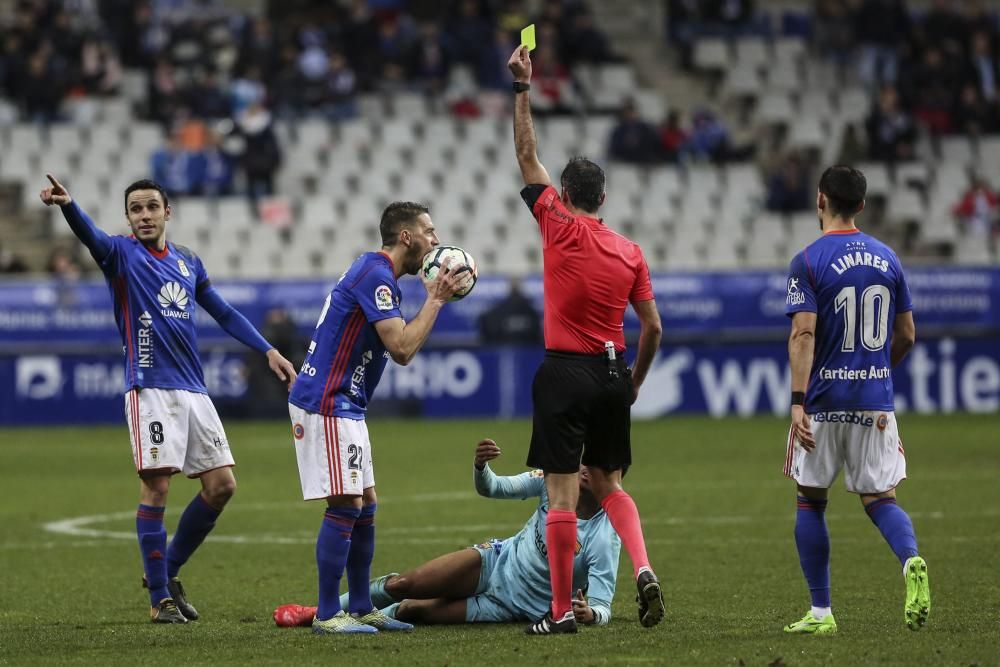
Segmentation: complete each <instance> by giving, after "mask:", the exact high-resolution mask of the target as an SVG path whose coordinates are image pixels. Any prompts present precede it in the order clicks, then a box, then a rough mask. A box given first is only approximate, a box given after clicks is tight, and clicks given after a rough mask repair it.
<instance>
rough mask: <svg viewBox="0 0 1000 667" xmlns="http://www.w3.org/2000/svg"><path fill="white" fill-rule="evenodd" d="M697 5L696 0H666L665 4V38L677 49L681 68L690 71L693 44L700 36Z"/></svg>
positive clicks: (698, 8)
mask: <svg viewBox="0 0 1000 667" xmlns="http://www.w3.org/2000/svg"><path fill="white" fill-rule="evenodd" d="M699 5H700V3H699V2H698V0H668V3H667V36H668V38H669V40H670V42H671V44H673V45H674V46H675V47H677V49H678V53H679V54H680V64H681V67H683V68H684V69H685V70H690V69H691V65H692V58H691V55H692V53H693V51H694V43H695V41H696V40H697V39H698V37H699V36H700V35H701V29H700V25H699V22H698V19H699V11H700V7H699Z"/></svg>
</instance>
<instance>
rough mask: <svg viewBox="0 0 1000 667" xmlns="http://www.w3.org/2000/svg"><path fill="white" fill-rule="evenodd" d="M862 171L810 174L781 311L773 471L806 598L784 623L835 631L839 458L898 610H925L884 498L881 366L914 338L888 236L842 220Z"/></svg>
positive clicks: (916, 615)
mask: <svg viewBox="0 0 1000 667" xmlns="http://www.w3.org/2000/svg"><path fill="white" fill-rule="evenodd" d="M866 189H867V183H866V181H865V177H864V175H863V174H862V173H861V172H860V171H858V170H857V169H853V168H851V167H845V166H835V167H830V168H829V169H827V170H826V171H825V172H824V173H823V176H822V178H821V179H820V182H819V192H818V194H817V198H816V208H817V213H818V215H819V218H820V228H821V230H822V231H823V235H822V236H821V237H820V238H819V239H817V240H816V241H814V242H813V243H811V244H810V245H809V246H808V247H806V248H805V249H804V250H802V252H800V253H798V254H797V255H796V256H795V258H794V259H793V260H792V263H791V268H790V271H789V274H790V275H789V278H788V292H787V296H786V313H787V314H788V315H789V317H791V318H792V332H791V336H790V338H789V342H788V354H789V361H790V364H791V375H792V396H791V404H792V405H791V412H792V424H791V428H790V429H789V432H788V441H787V446H786V448H785V466H784V473H785V475H786V476H788V477H791V478H792V479H794V480H795V481H796V483H797V487H798V489H797V490H798V500H797V507H798V512H797V514H796V525H795V542H796V546H797V548H798V551H799V560H800V562H801V565H802V572H803V574H804V575H805V578H806V581H807V582H808V584H809V591H810V594H811V596H812V607H811V609H810V611H809V612H808V613H807V614H806V616H805V617H804V618H803V619H802V620H800V621H797V622H795V623H792V624H790V625H788V626H787V627H786V628H785V631H786V632H790V633H797V634H830V633H833V632H836V629H837V626H836V622H835V621H834V619H833V613H832V607H831V602H830V571H829V562H830V539H829V535H828V533H827V529H826V518H825V511H826V504H827V495H828V489H829V487H830V486H831V485H832V484H833V481H834V479H836V477H837V475H838V474H839V473H840V470H841V468H845V475H844V481H845V483H846V486H847V490H848V491H850V492H852V493H856V494H858V496H859V497H860V499H861V502H862V505H863V506H864V508H865V511H866V512H867V513H868V516H869V517H870V518H871V520H872V522H873V523H875V525H876V526H877V527H878V529H879V530H880V531H881V532H882V535H883V536H884V537H885V539H886V541H887V542H888V543H889V546H890V547H891V548H892V550H893V552H894V553H895V554H896V556H897V557H898V558H899V561H900V564H901V565H902V566H903V575H904V579H905V583H906V591H907V592H906V601H905V603H904V620H905V622H906V624H907V626H908V627H909V628H910V629H912V630H918V629H920V627H921V626H922V625H923V624H924V622H926V620H927V616H928V614H929V612H930V590H929V587H928V584H927V564H926V563H925V562H924V560H923V558H921V557H920V556H919V554H918V553H917V540H916V536H915V535H914V531H913V524H912V523H911V521H910V517H909V516H908V515H907V514H906V512H904V511H903V510H902V508H900V507H898V506H897V505H896V486H897V485H898V484H899V483H900V482H901V481H902V480H904V479H905V478H906V458H905V455H904V452H903V446H902V442H901V441H900V439H899V433H898V431H897V428H896V417H895V413H894V405H893V387H892V368H893V367H894V366H896V365H897V364H899V363H900V362H901V361H902V360H903V358H904V357H905V356H906V354H907V353H908V352H909V350H910V348H911V347H912V346H913V343H914V340H915V327H914V324H913V313H912V310H913V301H912V299H911V298H910V291H909V288H908V287H907V284H906V277H905V275H904V274H903V267H902V265H901V264H900V262H899V259H898V258H897V257H896V254H895V253H894V252H893V251H892V249H891V248H889V246H887V245H885V244H884V243H882V242H881V241H879V240H878V239H876V238H873V237H871V236H869V235H868V234H864V233H862V232H861V231H860V230H859V229H858V228H857V227H856V226H855V224H854V219H855V217H856V216H857V215H858V214H859V213H860V212H861V211H862V209H863V208H864V203H865V202H864V199H865V192H866Z"/></svg>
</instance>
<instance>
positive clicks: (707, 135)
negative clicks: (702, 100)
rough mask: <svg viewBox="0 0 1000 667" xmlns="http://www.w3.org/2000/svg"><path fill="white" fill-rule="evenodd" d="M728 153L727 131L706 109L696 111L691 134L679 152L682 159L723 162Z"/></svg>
mask: <svg viewBox="0 0 1000 667" xmlns="http://www.w3.org/2000/svg"><path fill="white" fill-rule="evenodd" d="M728 153H729V130H727V129H726V126H725V125H723V123H722V121H721V120H719V118H718V117H717V116H716V115H715V114H714V113H713V112H712V111H710V110H708V109H697V110H695V112H694V114H693V116H692V122H691V133H690V134H689V135H688V140H687V142H686V143H685V144H684V148H683V150H682V152H681V156H682V159H684V160H687V159H694V160H697V161H705V160H708V161H711V162H716V163H721V162H725V161H726V159H727V158H728Z"/></svg>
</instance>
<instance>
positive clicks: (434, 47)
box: [412, 21, 449, 95]
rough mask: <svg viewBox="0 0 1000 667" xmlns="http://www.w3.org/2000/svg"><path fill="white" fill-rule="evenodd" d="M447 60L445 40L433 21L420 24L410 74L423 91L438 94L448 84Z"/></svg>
mask: <svg viewBox="0 0 1000 667" xmlns="http://www.w3.org/2000/svg"><path fill="white" fill-rule="evenodd" d="M448 63H449V60H448V59H447V58H446V57H445V40H444V37H443V36H442V34H441V28H440V27H439V26H438V24H437V23H435V22H434V21H425V22H424V23H422V24H420V39H419V40H417V44H416V48H415V49H414V53H413V62H412V74H413V77H414V78H415V79H416V82H417V86H418V87H419V88H420V89H421V90H423V91H424V92H427V93H430V94H434V95H436V94H439V93H441V92H443V91H444V89H445V87H446V86H447V85H448V72H449V64H448Z"/></svg>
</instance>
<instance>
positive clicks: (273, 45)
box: [239, 18, 280, 79]
mask: <svg viewBox="0 0 1000 667" xmlns="http://www.w3.org/2000/svg"><path fill="white" fill-rule="evenodd" d="M279 53H280V50H279V48H278V40H277V39H276V37H275V35H274V28H273V26H272V25H271V22H270V21H269V20H267V19H266V18H258V19H256V20H254V22H253V27H252V28H251V29H250V30H248V31H247V32H246V33H245V35H244V37H243V42H242V43H241V44H240V57H239V67H240V69H241V70H244V71H246V70H247V69H249V68H251V67H253V68H256V69H257V71H259V72H263V73H264V76H265V78H266V79H271V78H273V77H274V76H275V75H277V73H278V66H279V64H280V62H279V59H278V55H279Z"/></svg>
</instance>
